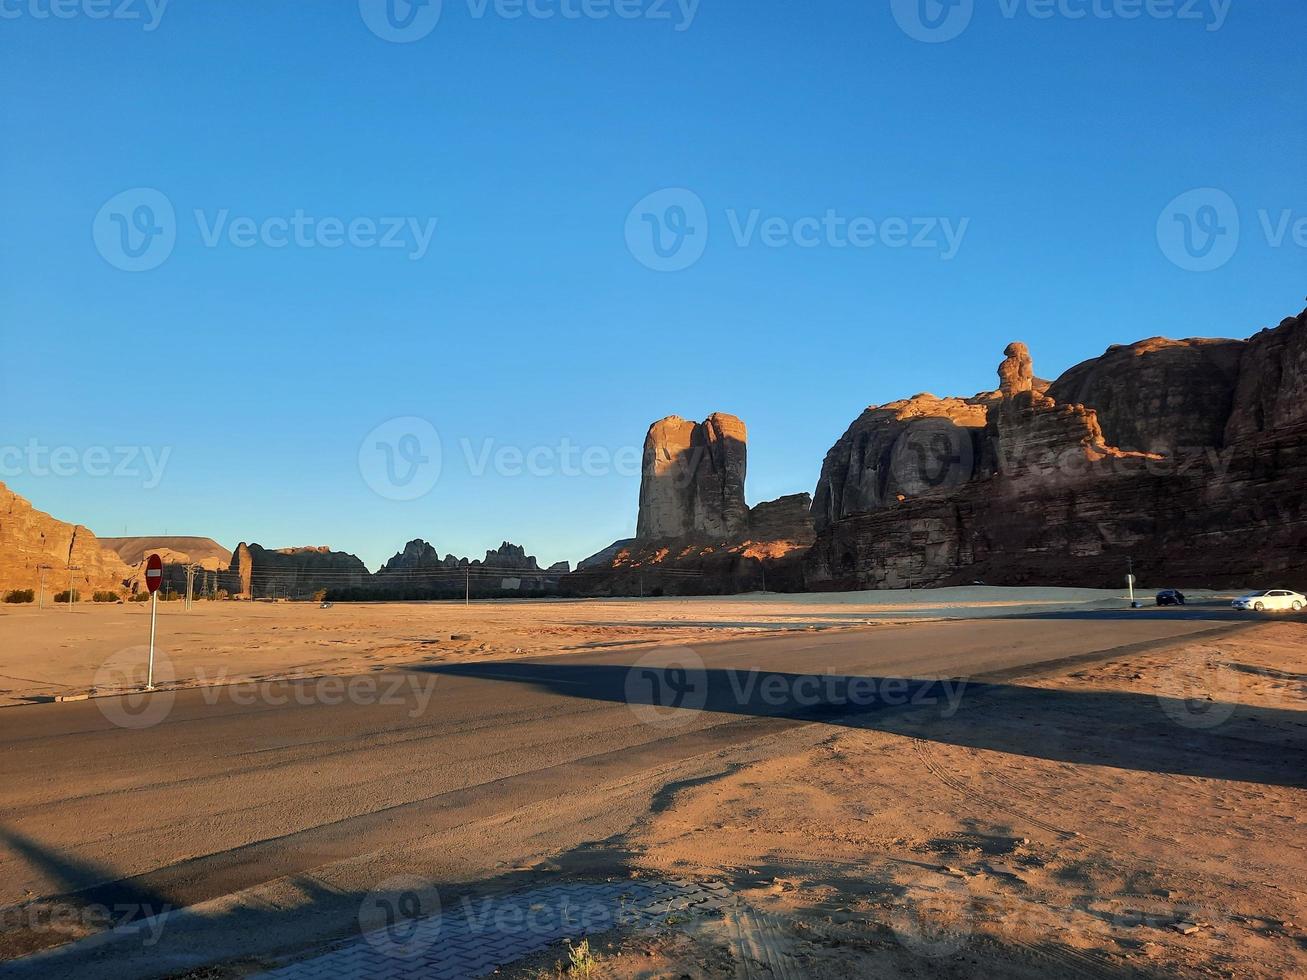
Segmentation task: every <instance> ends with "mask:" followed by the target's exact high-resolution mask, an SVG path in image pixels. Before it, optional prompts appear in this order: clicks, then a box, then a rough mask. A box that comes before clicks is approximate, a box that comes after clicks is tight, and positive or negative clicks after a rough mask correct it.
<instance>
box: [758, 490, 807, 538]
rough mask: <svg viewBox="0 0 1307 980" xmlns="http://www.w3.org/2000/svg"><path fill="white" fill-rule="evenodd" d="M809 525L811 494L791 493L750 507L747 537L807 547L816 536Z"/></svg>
mask: <svg viewBox="0 0 1307 980" xmlns="http://www.w3.org/2000/svg"><path fill="white" fill-rule="evenodd" d="M816 536H817V532H816V529H815V528H814V527H813V524H812V497H811V496H809V495H808V494H806V493H792V494H789V495H788V496H785V497H778V498H776V499H775V500H766V501H763V502H762V503H760V504H757V505H755V506H753V507H751V508H749V539H750V540H751V541H775V542H787V543H789V544H793V545H797V546H801V547H807V546H808V545H810V544H812V542H813V540H814V539H815V538H816Z"/></svg>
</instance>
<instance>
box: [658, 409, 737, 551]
mask: <svg viewBox="0 0 1307 980" xmlns="http://www.w3.org/2000/svg"><path fill="white" fill-rule="evenodd" d="M747 457H748V432H747V430H746V429H745V426H744V423H743V422H741V421H740V420H739V419H738V418H736V417H735V416H734V415H726V414H723V413H720V412H718V413H714V414H713V415H710V416H708V418H707V419H705V420H704V421H703V422H687V421H686V420H685V419H682V418H680V417H679V416H676V415H672V416H668V417H667V418H665V419H661V420H659V421H657V422H655V423H654V424H653V425H651V426H650V427H649V432H648V434H647V435H646V436H645V440H644V460H643V466H642V469H641V480H640V514H639V519H638V521H637V524H636V537H637V538H640V539H644V540H658V539H674V538H687V539H695V540H704V541H728V540H731V539H733V538H736V537H738V536H740V535H741V534H743V533H744V531H745V529H746V528H747V526H748V507H747V506H746V505H745V503H744V478H745V471H746V469H747V462H748V459H747Z"/></svg>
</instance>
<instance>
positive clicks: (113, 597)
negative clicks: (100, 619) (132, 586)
mask: <svg viewBox="0 0 1307 980" xmlns="http://www.w3.org/2000/svg"><path fill="white" fill-rule="evenodd" d="M118 598H119V597H118V593H117V592H97V593H95V595H93V596H91V600H92V601H93V602H117V601H118Z"/></svg>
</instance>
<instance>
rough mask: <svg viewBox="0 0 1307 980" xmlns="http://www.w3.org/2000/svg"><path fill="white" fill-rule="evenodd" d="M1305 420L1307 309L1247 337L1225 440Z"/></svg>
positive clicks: (1306, 418)
mask: <svg viewBox="0 0 1307 980" xmlns="http://www.w3.org/2000/svg"><path fill="white" fill-rule="evenodd" d="M1299 422H1307V311H1305V312H1303V313H1300V314H1299V315H1298V316H1296V317H1290V318H1288V319H1286V320H1285V321H1284V322H1282V323H1281V324H1280V325H1279V326H1278V327H1276V328H1275V329H1274V330H1263V331H1262V332H1261V333H1259V334H1257V336H1255V337H1253V338H1251V339H1250V340H1249V341H1248V345H1247V348H1246V349H1245V350H1244V354H1243V358H1242V360H1241V361H1240V364H1239V381H1238V384H1237V385H1236V388H1235V394H1234V404H1233V408H1232V411H1231V412H1230V418H1229V421H1228V422H1227V423H1226V428H1225V441H1226V443H1227V444H1234V443H1235V442H1236V441H1237V440H1239V439H1243V438H1247V437H1249V436H1254V435H1257V434H1260V433H1266V432H1274V431H1275V430H1277V429H1281V428H1287V427H1289V426H1293V425H1297V424H1298V423H1299Z"/></svg>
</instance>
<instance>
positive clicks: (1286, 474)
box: [805, 314, 1307, 589]
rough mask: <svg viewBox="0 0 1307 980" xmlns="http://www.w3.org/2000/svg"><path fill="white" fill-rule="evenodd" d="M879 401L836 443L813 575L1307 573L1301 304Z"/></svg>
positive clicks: (908, 580) (886, 582)
mask: <svg viewBox="0 0 1307 980" xmlns="http://www.w3.org/2000/svg"><path fill="white" fill-rule="evenodd" d="M1006 353H1007V355H1008V356H1007V357H1006V359H1005V360H1004V361H1003V364H1002V365H1001V366H1000V369H999V377H1000V389H999V391H998V392H996V393H995V394H994V395H986V396H977V398H976V399H968V400H958V399H934V398H932V397H931V396H917V398H914V399H909V400H908V401H907V402H899V403H892V404H891V405H887V406H884V407H883V408H872V409H868V411H867V412H865V413H863V415H862V416H861V417H860V418H859V419H858V420H857V421H856V422H855V423H854V424H853V426H851V427H850V430H849V431H848V432H847V433H845V435H844V436H843V437H842V438H841V440H840V441H839V442H837V443H836V445H835V448H834V449H832V451H831V453H830V454H828V455H827V461H826V465H825V466H824V467H823V470H822V476H821V480H820V481H819V483H818V489H817V494H816V500H817V505H816V507H815V508H814V511H815V512H814V517H815V519H816V521H817V525H818V527H819V529H820V530H819V534H818V537H817V540H816V543H815V544H814V545H813V547H812V549H811V551H810V552H809V554H808V556H807V559H806V561H805V582H806V584H807V586H808V587H809V588H814V589H824V588H877V587H886V588H894V587H904V586H909V585H915V586H927V585H943V584H955V583H961V582H969V581H972V580H976V579H982V580H984V581H986V582H989V583H990V584H1023V583H1035V582H1037V583H1040V584H1045V585H1093V586H1107V587H1111V586H1115V585H1117V584H1120V583H1123V582H1124V576H1125V568H1126V561H1127V559H1128V558H1129V559H1133V561H1134V563H1135V568H1136V569H1137V570H1138V572H1139V574H1140V576H1141V578H1143V579H1144V580H1146V581H1148V582H1151V583H1153V584H1159V585H1160V584H1166V585H1176V586H1181V587H1183V586H1204V585H1210V586H1243V585H1256V584H1259V583H1265V582H1270V581H1274V582H1276V583H1279V584H1284V585H1289V586H1294V585H1298V586H1303V585H1307V557H1305V556H1307V499H1305V495H1307V314H1304V315H1300V316H1298V317H1294V318H1290V319H1288V320H1285V321H1284V322H1283V323H1282V324H1281V325H1280V326H1279V327H1276V328H1274V329H1272V330H1266V331H1263V332H1262V333H1260V334H1258V335H1257V336H1255V337H1253V338H1251V339H1249V340H1247V341H1239V340H1207V339H1194V340H1183V341H1171V340H1165V339H1161V338H1153V339H1151V340H1147V341H1141V342H1140V343H1137V344H1131V345H1129V346H1114V347H1111V348H1109V349H1108V350H1107V352H1106V353H1104V354H1103V355H1102V356H1101V357H1098V358H1095V359H1093V360H1090V361H1086V362H1084V363H1083V364H1079V365H1076V366H1075V367H1073V368H1071V369H1070V370H1069V371H1067V372H1066V373H1065V374H1064V375H1062V377H1060V378H1058V379H1057V380H1056V381H1054V382H1053V383H1052V384H1051V385H1050V386H1049V387H1048V388H1047V391H1046V393H1041V392H1040V391H1039V390H1038V386H1036V385H1034V384H1033V383H1030V382H1029V380H1028V379H1030V378H1032V377H1033V370H1032V365H1031V364H1030V359H1029V354H1028V352H1027V351H1026V350H1025V346H1024V345H1021V344H1014V345H1012V346H1011V347H1009V349H1008V351H1007V352H1006Z"/></svg>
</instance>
